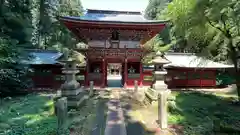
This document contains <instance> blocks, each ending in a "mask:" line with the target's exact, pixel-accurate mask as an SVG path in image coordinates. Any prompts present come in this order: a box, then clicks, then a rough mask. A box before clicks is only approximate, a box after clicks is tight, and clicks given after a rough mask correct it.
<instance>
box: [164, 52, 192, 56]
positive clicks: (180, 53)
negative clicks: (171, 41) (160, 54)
mask: <svg viewBox="0 0 240 135" xmlns="http://www.w3.org/2000/svg"><path fill="white" fill-rule="evenodd" d="M165 55H195V56H196V53H182V52H166V53H165Z"/></svg>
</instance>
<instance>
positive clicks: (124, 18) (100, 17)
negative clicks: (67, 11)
mask: <svg viewBox="0 0 240 135" xmlns="http://www.w3.org/2000/svg"><path fill="white" fill-rule="evenodd" d="M63 18H64V19H74V20H83V21H103V22H132V23H154V22H156V23H159V22H163V21H156V20H147V19H146V18H144V16H143V15H142V14H141V13H140V12H123V11H104V10H88V12H86V14H84V15H83V16H80V17H72V16H68V17H63Z"/></svg>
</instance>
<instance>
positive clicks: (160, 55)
mask: <svg viewBox="0 0 240 135" xmlns="http://www.w3.org/2000/svg"><path fill="white" fill-rule="evenodd" d="M152 63H153V64H160V65H164V64H168V63H171V62H170V61H169V60H167V59H166V58H165V57H164V54H163V53H161V52H160V51H158V52H157V53H156V56H155V57H154V59H153V60H152Z"/></svg>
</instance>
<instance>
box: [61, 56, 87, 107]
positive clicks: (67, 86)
mask: <svg viewBox="0 0 240 135" xmlns="http://www.w3.org/2000/svg"><path fill="white" fill-rule="evenodd" d="M63 62H64V63H65V67H64V68H63V71H62V72H63V73H64V74H65V76H66V81H65V83H64V84H63V85H62V87H61V91H62V96H63V97H67V104H68V107H77V106H79V105H80V103H81V102H82V101H83V99H84V94H83V88H81V87H80V84H79V83H78V82H77V81H76V77H75V75H76V74H77V73H78V72H79V71H78V70H77V68H76V61H74V60H67V61H63Z"/></svg>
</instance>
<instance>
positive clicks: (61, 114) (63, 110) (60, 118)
mask: <svg viewBox="0 0 240 135" xmlns="http://www.w3.org/2000/svg"><path fill="white" fill-rule="evenodd" d="M55 106H56V109H57V110H56V112H57V134H58V135H65V134H66V133H67V130H68V123H67V118H68V115H67V112H68V108H67V98H66V97H62V98H60V99H58V100H57V102H56V105H55Z"/></svg>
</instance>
